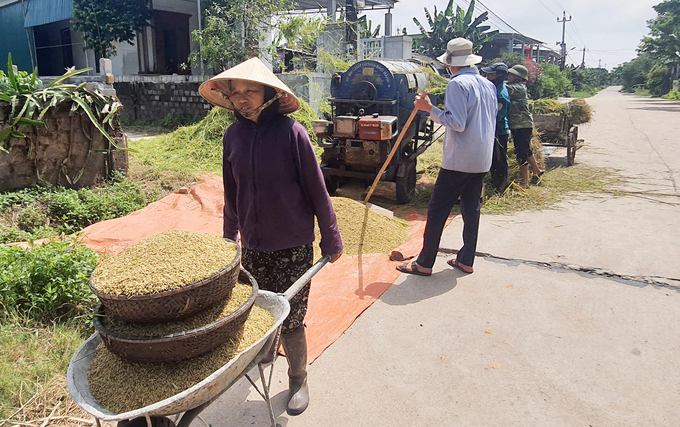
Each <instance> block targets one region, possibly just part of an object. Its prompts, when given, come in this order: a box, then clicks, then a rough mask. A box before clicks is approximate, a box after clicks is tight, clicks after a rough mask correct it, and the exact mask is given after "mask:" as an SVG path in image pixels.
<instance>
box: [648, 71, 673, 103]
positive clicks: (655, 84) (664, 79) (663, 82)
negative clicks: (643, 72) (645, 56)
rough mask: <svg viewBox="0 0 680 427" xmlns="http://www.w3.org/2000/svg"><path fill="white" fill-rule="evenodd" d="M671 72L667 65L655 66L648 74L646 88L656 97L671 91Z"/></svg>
mask: <svg viewBox="0 0 680 427" xmlns="http://www.w3.org/2000/svg"><path fill="white" fill-rule="evenodd" d="M669 81H670V80H669V72H668V67H666V66H665V65H659V64H657V65H654V66H653V67H652V69H651V70H649V73H647V82H646V83H645V86H646V87H647V89H649V92H650V93H651V94H652V95H654V96H661V95H663V94H664V93H666V92H668V90H669V86H670V85H669Z"/></svg>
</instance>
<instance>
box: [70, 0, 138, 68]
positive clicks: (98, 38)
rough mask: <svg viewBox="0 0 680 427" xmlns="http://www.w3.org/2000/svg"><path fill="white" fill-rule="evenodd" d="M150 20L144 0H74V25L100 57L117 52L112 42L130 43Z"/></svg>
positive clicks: (113, 54) (88, 45)
mask: <svg viewBox="0 0 680 427" xmlns="http://www.w3.org/2000/svg"><path fill="white" fill-rule="evenodd" d="M150 20H151V10H149V7H148V5H147V1H146V0H73V28H74V29H75V30H76V31H80V32H82V33H83V38H84V39H85V43H86V44H87V47H89V48H91V49H94V51H95V52H96V54H97V55H99V56H101V57H111V56H115V55H116V48H115V46H114V45H113V43H114V42H119V43H120V42H127V43H130V44H132V41H133V40H134V39H135V36H136V35H137V31H140V30H141V29H143V28H144V27H146V26H148V25H149V21H150Z"/></svg>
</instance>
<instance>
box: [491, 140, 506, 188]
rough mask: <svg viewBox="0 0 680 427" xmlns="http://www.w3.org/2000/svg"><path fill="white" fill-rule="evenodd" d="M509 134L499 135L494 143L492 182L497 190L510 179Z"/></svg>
mask: <svg viewBox="0 0 680 427" xmlns="http://www.w3.org/2000/svg"><path fill="white" fill-rule="evenodd" d="M509 137H510V135H509V134H505V135H497V136H496V141H494V144H493V158H492V159H491V184H492V185H493V187H494V188H495V189H496V190H500V189H502V188H503V187H504V186H505V184H506V182H507V181H508V138H509Z"/></svg>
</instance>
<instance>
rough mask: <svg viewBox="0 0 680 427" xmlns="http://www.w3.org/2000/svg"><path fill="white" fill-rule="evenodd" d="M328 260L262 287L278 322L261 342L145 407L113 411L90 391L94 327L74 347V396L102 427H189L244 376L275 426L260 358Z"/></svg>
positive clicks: (70, 377)
mask: <svg viewBox="0 0 680 427" xmlns="http://www.w3.org/2000/svg"><path fill="white" fill-rule="evenodd" d="M330 259H331V257H330V255H326V256H324V257H323V258H321V259H320V260H319V261H317V262H316V264H314V265H313V266H312V268H310V269H309V270H308V271H307V272H306V273H305V274H303V275H302V276H301V277H300V278H299V279H298V280H297V281H296V282H295V283H293V285H292V286H291V287H290V288H288V290H287V291H286V292H285V293H283V294H277V293H274V292H269V291H263V290H259V291H258V295H257V298H256V299H255V305H257V306H258V307H261V308H263V309H265V310H267V311H268V312H270V313H271V314H272V315H273V316H274V325H273V326H272V327H271V328H270V329H269V330H268V331H267V332H266V333H265V334H264V336H263V337H262V338H260V339H259V340H258V341H257V342H255V343H254V344H252V345H251V346H250V347H248V348H247V349H246V350H244V351H243V352H241V353H239V354H238V355H236V356H235V357H234V358H233V359H231V360H229V362H228V363H227V364H225V365H224V366H222V367H221V368H220V369H218V370H217V371H215V372H213V373H212V374H210V375H209V376H208V377H206V378H205V379H203V380H202V381H201V382H199V383H198V384H195V385H194V386H192V387H190V388H188V389H186V390H184V391H182V392H180V393H177V394H175V395H174V396H171V397H168V398H167V399H164V400H162V401H160V402H156V403H153V404H151V405H148V406H145V407H143V408H139V409H135V410H132V411H128V412H124V413H120V414H116V413H113V412H111V411H109V410H108V409H106V408H104V407H103V406H102V405H101V404H99V402H97V401H96V400H95V398H94V396H92V392H91V391H90V385H89V381H88V377H87V375H88V372H89V370H90V364H91V363H92V359H93V358H94V352H95V349H96V348H97V346H98V345H99V343H100V342H101V338H100V336H99V334H98V333H96V332H95V333H94V334H92V335H91V336H90V337H89V338H88V339H87V341H85V343H83V345H81V346H80V348H79V349H78V350H77V351H76V353H75V354H74V355H73V358H72V359H71V362H70V364H69V366H68V371H67V373H66V379H67V385H68V390H69V392H70V393H71V397H72V398H73V400H74V401H75V402H76V403H77V404H78V406H80V407H81V408H82V409H83V410H84V411H85V412H87V413H88V414H90V415H92V416H94V417H95V421H96V424H97V426H98V427H101V421H107V422H111V421H114V422H115V421H117V422H118V425H119V426H128V425H129V426H133V425H135V426H137V425H140V424H139V423H138V421H142V422H143V421H146V422H145V423H142V424H141V425H147V426H148V427H159V426H164V427H168V426H174V425H176V426H177V427H188V426H189V425H190V424H191V422H192V421H193V420H194V419H195V418H196V417H197V416H198V415H199V414H200V412H201V411H203V410H204V409H205V408H206V407H208V405H210V404H211V403H212V402H213V401H214V400H215V399H217V398H218V397H219V396H220V395H221V394H222V393H224V392H225V391H226V390H227V389H229V387H231V386H232V385H234V384H235V383H236V382H237V381H238V380H240V379H241V378H243V377H244V376H245V377H246V378H247V379H248V381H250V383H251V384H252V385H253V386H254V387H255V389H256V390H257V392H258V393H259V394H260V395H261V396H262V398H263V399H264V400H265V402H266V403H267V408H268V410H269V418H270V420H271V423H272V427H276V417H275V416H274V410H273V408H272V404H271V399H270V397H269V385H270V384H271V373H272V372H271V371H270V375H269V379H268V381H267V378H265V377H266V376H265V370H264V365H265V364H264V363H261V362H262V359H264V357H265V356H266V354H267V352H268V351H269V349H270V348H271V347H272V345H276V344H277V340H278V336H279V332H280V329H281V325H282V323H283V321H284V320H285V318H286V317H288V313H289V311H290V305H289V301H290V299H291V298H292V297H293V296H294V295H295V294H297V293H298V292H299V291H300V289H302V287H303V286H304V285H306V284H307V283H308V282H309V281H310V280H311V279H312V277H313V276H314V275H315V274H316V273H318V272H319V270H321V268H322V267H323V266H324V265H326V263H328V261H330ZM255 366H257V367H258V370H259V373H260V381H261V382H262V389H263V390H262V391H260V389H259V388H258V387H257V385H256V383H255V381H253V380H252V379H251V378H250V376H249V375H248V373H249V372H250V371H251V370H252V369H253V368H254V367H255ZM173 415H174V416H176V417H177V419H176V420H175V421H172V420H170V418H167V417H168V416H173Z"/></svg>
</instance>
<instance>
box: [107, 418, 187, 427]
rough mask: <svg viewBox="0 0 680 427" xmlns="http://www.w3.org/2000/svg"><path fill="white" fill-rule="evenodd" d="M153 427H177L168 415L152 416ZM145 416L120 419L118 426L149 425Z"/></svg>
mask: <svg viewBox="0 0 680 427" xmlns="http://www.w3.org/2000/svg"><path fill="white" fill-rule="evenodd" d="M150 419H151V427H175V423H174V422H173V421H172V420H171V419H170V418H168V417H150ZM147 426H148V424H147V422H146V418H145V417H138V418H133V419H131V420H125V421H118V426H117V427H147Z"/></svg>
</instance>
